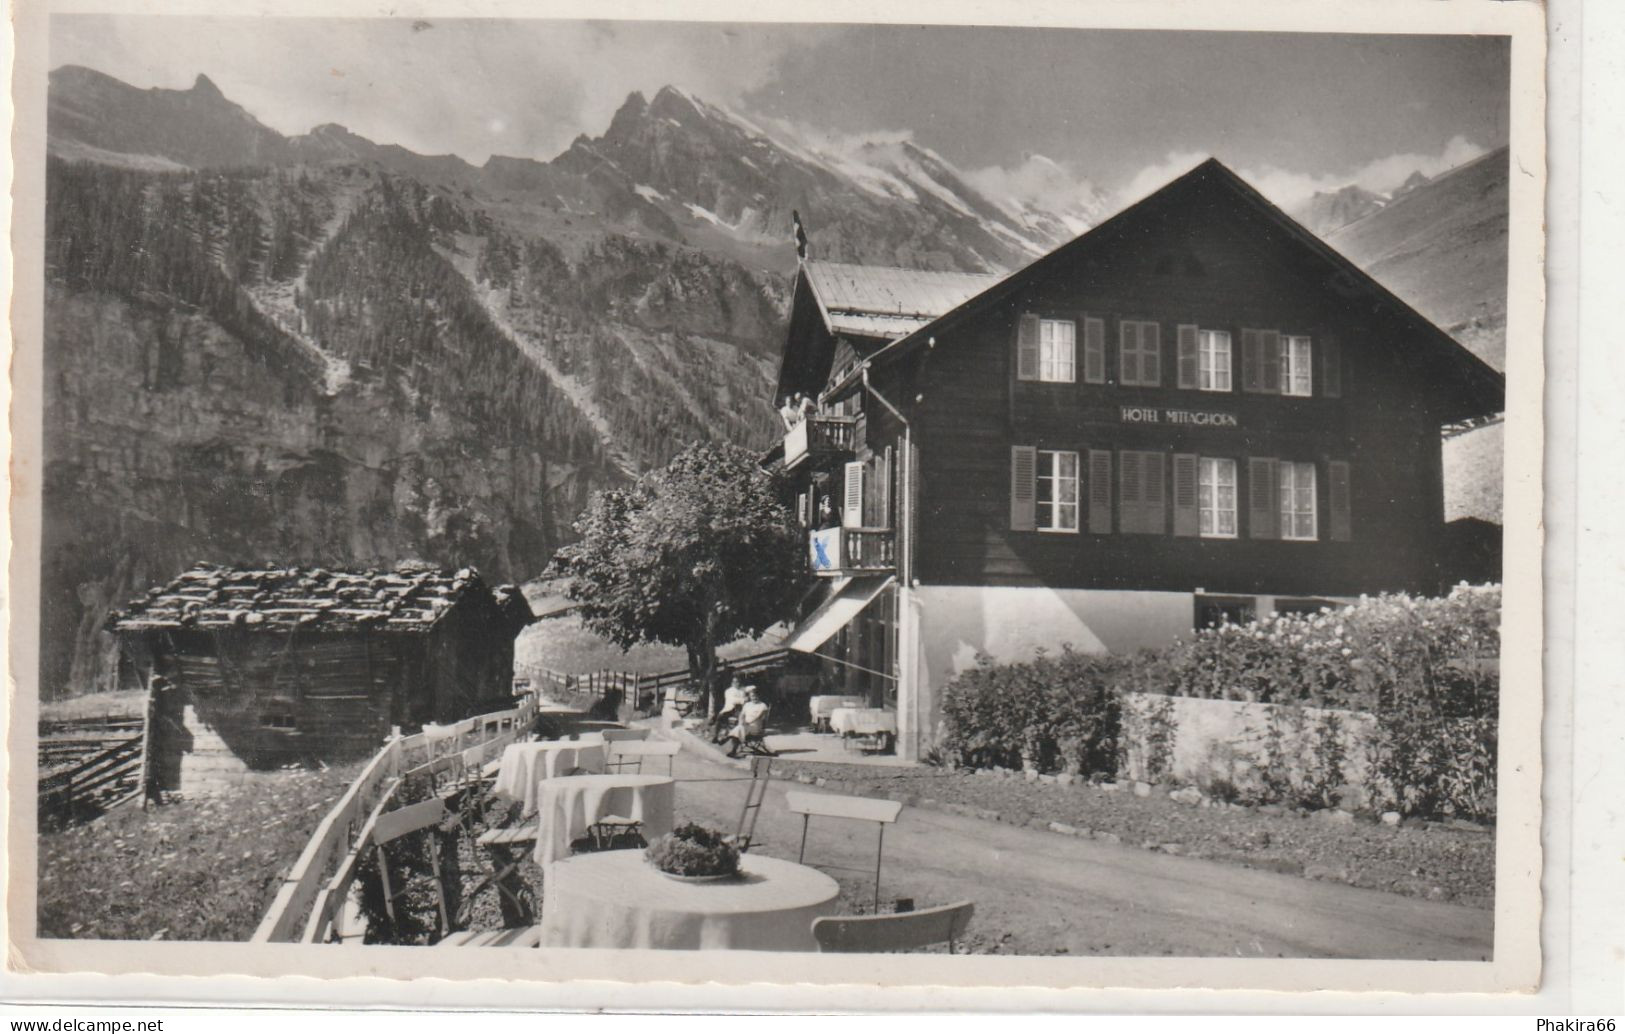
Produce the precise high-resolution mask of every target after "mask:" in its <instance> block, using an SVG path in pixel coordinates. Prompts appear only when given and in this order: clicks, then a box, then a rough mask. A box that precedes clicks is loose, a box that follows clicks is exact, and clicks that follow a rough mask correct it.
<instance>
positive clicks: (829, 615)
mask: <svg viewBox="0 0 1625 1034" xmlns="http://www.w3.org/2000/svg"><path fill="white" fill-rule="evenodd" d="M895 580H896V578H895V577H894V576H893V575H889V574H888V575H867V576H864V577H861V578H840V579H837V580H835V581H834V582H832V583H831V585H830V591H829V593H828V594H827V595H826V596H825V597H824V601H823V602H822V603H820V604H819V605H818V608H817V609H816V610H814V611H813V612H812V613H811V614H809V615H807V620H805V621H803V622H802V623H801V624H799V625H797V626H796V630H795V631H794V632H791V633H790V637H789V638H788V639H786V640H785V641H784V645H785V646H787V647H789V648H790V649H792V650H800V651H801V652H802V653H812V652H813V651H814V650H816V649H818V648H819V647H820V646H823V645H824V643H825V642H826V641H827V640H828V639H829V637H830V636H832V635H834V634H835V633H836V632H839V631H840V630H841V629H842V628H845V627H846V626H847V625H848V624H850V623H851V621H852V619H853V618H855V617H857V616H858V615H859V614H860V613H862V612H863V608H864V607H867V606H868V605H869V604H870V603H872V602H874V599H875V597H876V596H879V595H880V594H881V593H882V592H884V591H886V586H888V585H890V584H891V583H892V582H893V581H895Z"/></svg>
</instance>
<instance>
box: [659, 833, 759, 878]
mask: <svg viewBox="0 0 1625 1034" xmlns="http://www.w3.org/2000/svg"><path fill="white" fill-rule="evenodd" d="M644 857H645V858H646V859H648V861H649V864H650V865H653V866H654V867H655V869H656V870H658V871H659V872H660V873H661V874H663V875H665V876H668V877H670V878H671V879H674V880H683V881H686V882H690V883H703V882H712V881H716V880H726V879H731V878H732V877H734V876H737V875H739V848H737V847H735V846H734V845H733V844H730V843H728V842H727V840H725V839H724V838H723V835H722V834H721V833H719V832H717V831H716V830H714V829H707V828H705V827H704V826H701V825H698V824H696V823H693V822H689V823H686V824H684V825H681V826H678V827H677V828H676V829H674V830H672V831H671V832H670V833H667V834H666V835H665V836H663V837H661V838H660V839H658V840H656V841H655V842H654V843H652V844H650V845H649V847H648V848H647V849H646V850H645V851H644Z"/></svg>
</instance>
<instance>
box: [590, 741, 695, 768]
mask: <svg viewBox="0 0 1625 1034" xmlns="http://www.w3.org/2000/svg"><path fill="white" fill-rule="evenodd" d="M607 747H608V751H607V760H606V761H605V762H604V766H605V767H606V768H607V769H609V770H610V771H611V772H630V773H632V774H634V775H636V774H641V773H642V772H643V760H644V758H660V757H663V758H665V759H666V774H667V775H668V776H669V775H671V774H672V771H673V766H674V764H675V761H676V758H677V753H678V751H679V750H681V749H682V748H681V747H680V746H679V745H678V744H677V743H676V741H674V740H620V741H612V742H610V743H609V744H607Z"/></svg>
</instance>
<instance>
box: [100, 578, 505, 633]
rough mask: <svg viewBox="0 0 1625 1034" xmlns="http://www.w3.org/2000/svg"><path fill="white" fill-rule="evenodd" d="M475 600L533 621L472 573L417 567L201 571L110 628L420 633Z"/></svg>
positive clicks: (157, 592)
mask: <svg viewBox="0 0 1625 1034" xmlns="http://www.w3.org/2000/svg"><path fill="white" fill-rule="evenodd" d="M477 593H487V594H489V598H490V599H491V601H492V604H493V605H494V606H495V607H496V609H497V610H498V612H500V613H501V614H502V615H503V616H504V617H505V618H508V619H509V620H510V621H511V622H512V623H513V627H514V629H515V631H517V630H518V629H519V628H521V627H523V626H524V625H526V624H528V623H529V622H530V621H531V619H532V616H531V612H530V605H529V604H527V603H526V602H525V597H524V594H523V593H521V592H520V591H519V590H518V589H516V588H515V587H513V586H511V585H503V586H499V587H497V588H496V589H491V588H489V587H488V586H487V585H486V584H485V581H484V579H482V578H481V577H480V574H479V572H478V571H476V570H475V569H474V568H472V567H465V568H463V569H462V570H460V571H457V572H455V573H448V572H446V571H443V570H438V569H436V568H433V567H429V566H427V565H422V564H403V565H401V566H400V567H398V568H396V569H395V570H393V571H375V570H367V571H341V570H334V569H330V568H324V567H286V566H279V565H274V564H266V565H262V566H246V567H223V566H220V565H217V564H208V563H200V564H198V565H197V566H195V567H193V568H192V569H191V570H190V571H187V572H186V573H185V574H182V575H181V576H180V577H179V578H176V579H175V580H174V581H172V582H170V583H169V584H168V585H162V586H158V587H156V588H153V589H150V590H148V592H147V595H146V596H145V597H144V598H142V599H135V600H131V601H130V603H129V606H128V607H127V608H125V609H124V610H123V611H115V612H114V613H113V614H112V615H110V616H109V618H108V626H107V627H108V628H109V629H110V630H112V631H114V632H142V631H160V630H177V629H204V630H227V629H243V630H245V631H283V632H286V631H288V630H290V629H301V630H306V629H308V630H310V631H320V632H343V631H354V630H358V629H362V628H366V629H369V630H375V631H384V632H408V633H424V632H428V631H429V630H430V629H431V628H433V627H434V625H435V623H436V622H438V621H439V620H440V619H441V618H442V617H444V616H445V615H446V614H448V613H450V612H451V610H452V609H453V608H454V607H455V606H457V605H458V604H459V603H462V602H464V601H467V600H471V599H473V598H475V594H477Z"/></svg>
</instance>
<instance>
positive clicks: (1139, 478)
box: [1117, 451, 1145, 534]
mask: <svg viewBox="0 0 1625 1034" xmlns="http://www.w3.org/2000/svg"><path fill="white" fill-rule="evenodd" d="M1117 481H1118V484H1117V530H1118V531H1121V532H1124V533H1125V534H1129V533H1133V532H1138V531H1139V530H1140V529H1141V526H1142V525H1143V524H1144V522H1145V473H1144V470H1143V468H1142V466H1141V463H1140V454H1139V453H1137V452H1126V451H1125V452H1120V453H1118V454H1117Z"/></svg>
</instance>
